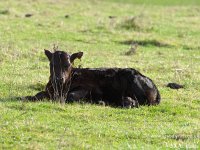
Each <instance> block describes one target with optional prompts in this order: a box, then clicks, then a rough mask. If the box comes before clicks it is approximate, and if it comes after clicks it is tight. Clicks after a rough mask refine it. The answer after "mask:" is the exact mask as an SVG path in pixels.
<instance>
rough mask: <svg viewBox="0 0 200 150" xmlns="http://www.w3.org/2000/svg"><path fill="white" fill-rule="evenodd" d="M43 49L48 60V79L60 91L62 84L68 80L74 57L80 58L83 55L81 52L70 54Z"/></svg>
mask: <svg viewBox="0 0 200 150" xmlns="http://www.w3.org/2000/svg"><path fill="white" fill-rule="evenodd" d="M44 51H45V55H46V56H47V58H48V59H49V61H50V80H51V82H52V85H53V87H54V88H55V89H57V90H59V91H60V90H61V88H63V85H65V84H66V83H68V81H69V80H70V75H71V70H72V64H73V62H74V60H75V59H76V58H79V59H80V58H81V57H82V56H83V52H78V53H74V54H72V55H70V54H68V53H66V52H64V51H55V52H54V53H52V52H50V51H49V50H44Z"/></svg>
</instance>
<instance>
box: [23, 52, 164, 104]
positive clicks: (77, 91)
mask: <svg viewBox="0 0 200 150" xmlns="http://www.w3.org/2000/svg"><path fill="white" fill-rule="evenodd" d="M45 54H46V56H47V57H48V59H49V61H50V79H49V82H48V83H47V85H46V88H45V91H41V92H39V93H37V94H36V95H35V96H27V97H25V98H26V99H28V100H31V101H37V100H41V99H45V98H47V99H52V100H60V101H61V102H74V101H79V100H82V99H83V100H85V101H86V102H91V103H97V104H98V103H99V102H100V101H103V102H105V104H107V105H112V106H117V107H118V106H122V107H126V108H129V107H138V106H139V105H156V104H159V103H160V99H161V98H160V94H159V91H158V89H157V87H156V85H155V84H154V83H153V81H152V80H151V79H149V78H148V77H146V76H144V75H142V74H141V73H139V72H138V71H137V70H135V69H132V68H94V69H91V68H73V67H72V64H73V61H74V60H75V59H76V58H79V59H80V58H81V57H82V55H83V53H82V52H78V53H74V54H72V55H69V54H68V53H66V52H63V51H56V52H54V53H51V52H50V51H48V50H45Z"/></svg>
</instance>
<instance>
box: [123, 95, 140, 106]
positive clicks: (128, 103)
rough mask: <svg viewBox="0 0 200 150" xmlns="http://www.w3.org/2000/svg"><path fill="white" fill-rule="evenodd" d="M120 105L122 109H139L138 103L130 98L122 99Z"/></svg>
mask: <svg viewBox="0 0 200 150" xmlns="http://www.w3.org/2000/svg"><path fill="white" fill-rule="evenodd" d="M122 101H123V102H122V105H123V107H124V108H135V107H136V108H138V107H139V103H138V101H137V100H134V99H132V98H131V97H124V98H123V99H122Z"/></svg>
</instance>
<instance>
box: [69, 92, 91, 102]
mask: <svg viewBox="0 0 200 150" xmlns="http://www.w3.org/2000/svg"><path fill="white" fill-rule="evenodd" d="M88 93H89V91H88V90H84V89H81V90H77V91H71V92H69V93H68V96H67V102H78V101H80V100H81V99H84V98H86V96H87V94H88Z"/></svg>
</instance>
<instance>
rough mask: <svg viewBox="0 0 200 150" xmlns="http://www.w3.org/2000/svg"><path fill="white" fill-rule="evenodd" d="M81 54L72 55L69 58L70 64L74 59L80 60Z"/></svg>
mask: <svg viewBox="0 0 200 150" xmlns="http://www.w3.org/2000/svg"><path fill="white" fill-rule="evenodd" d="M82 56H83V52H78V53H74V54H72V55H71V56H70V62H71V63H73V62H74V60H75V59H76V58H78V59H81V57H82Z"/></svg>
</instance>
